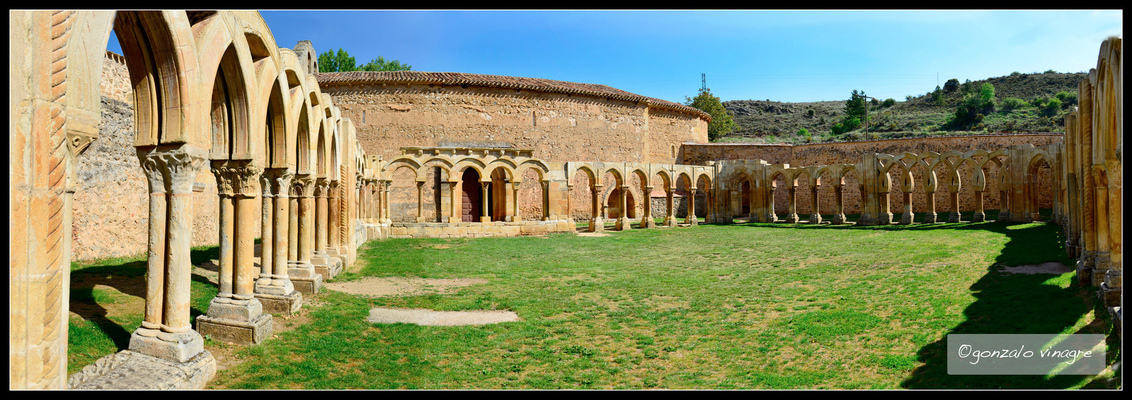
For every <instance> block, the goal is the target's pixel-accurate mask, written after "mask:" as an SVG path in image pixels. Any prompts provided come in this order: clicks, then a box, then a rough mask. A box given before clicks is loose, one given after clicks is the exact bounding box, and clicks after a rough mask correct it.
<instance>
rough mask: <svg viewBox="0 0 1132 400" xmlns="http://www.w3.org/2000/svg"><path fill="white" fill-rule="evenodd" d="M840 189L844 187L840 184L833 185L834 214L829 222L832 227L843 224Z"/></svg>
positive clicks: (842, 205) (842, 201) (842, 204)
mask: <svg viewBox="0 0 1132 400" xmlns="http://www.w3.org/2000/svg"><path fill="white" fill-rule="evenodd" d="M842 188H844V186H843V185H841V184H840V183H835V184H834V185H833V197H834V212H833V221H830V223H832V224H834V225H841V224H844V223H845V201H844V197H843V196H844V193H843V192H842Z"/></svg>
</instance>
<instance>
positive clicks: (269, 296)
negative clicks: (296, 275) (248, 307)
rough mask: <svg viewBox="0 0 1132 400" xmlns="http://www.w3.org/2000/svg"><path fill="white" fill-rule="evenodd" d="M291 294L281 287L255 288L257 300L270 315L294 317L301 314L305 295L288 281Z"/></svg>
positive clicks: (257, 286)
mask: <svg viewBox="0 0 1132 400" xmlns="http://www.w3.org/2000/svg"><path fill="white" fill-rule="evenodd" d="M287 284H288V286H289V290H290V291H289V292H288V291H287V290H285V289H283V288H282V287H280V286H264V287H263V288H262V289H261V287H260V286H259V285H256V288H255V298H256V300H259V303H260V304H262V305H263V311H264V312H266V313H269V314H277V315H293V314H295V313H297V312H299V308H300V307H302V305H303V294H302V293H299V291H298V290H295V285H294V284H292V283H291V281H290V280H287Z"/></svg>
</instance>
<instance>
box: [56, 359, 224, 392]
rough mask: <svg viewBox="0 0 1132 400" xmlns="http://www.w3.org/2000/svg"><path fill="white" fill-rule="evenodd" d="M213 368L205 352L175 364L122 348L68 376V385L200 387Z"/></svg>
mask: <svg viewBox="0 0 1132 400" xmlns="http://www.w3.org/2000/svg"><path fill="white" fill-rule="evenodd" d="M216 368H217V367H216V358H215V357H213V356H212V353H209V352H208V351H201V352H199V353H197V355H196V356H194V357H192V358H190V359H189V360H187V361H185V362H181V363H178V362H172V361H168V360H163V359H160V358H157V357H152V356H148V355H145V354H141V353H137V352H133V351H130V350H123V351H120V352H118V353H114V354H111V355H109V356H106V357H102V358H100V359H98V361H95V362H94V364H91V365H88V366H86V367H84V368H83V369H82V371H79V372H78V373H76V374H74V375H71V377H70V379H68V382H67V386H68V387H69V388H70V389H78V390H199V389H204V387H205V385H206V384H207V383H208V381H210V380H212V378H213V377H215V376H216Z"/></svg>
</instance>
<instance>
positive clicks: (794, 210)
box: [786, 182, 798, 224]
mask: <svg viewBox="0 0 1132 400" xmlns="http://www.w3.org/2000/svg"><path fill="white" fill-rule="evenodd" d="M786 190H787V194H789V199H788V200H787V203H786V207H787V210H788V211H789V212H790V213H789V214H787V215H786V223H788V224H796V223H798V207H797V205H796V199H797V192H798V186H797V185H795V184H794V183H793V182H790V187H788V188H786Z"/></svg>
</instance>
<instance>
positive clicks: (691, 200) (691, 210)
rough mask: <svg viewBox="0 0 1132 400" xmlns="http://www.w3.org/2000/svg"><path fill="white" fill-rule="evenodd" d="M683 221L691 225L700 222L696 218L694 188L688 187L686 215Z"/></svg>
mask: <svg viewBox="0 0 1132 400" xmlns="http://www.w3.org/2000/svg"><path fill="white" fill-rule="evenodd" d="M684 223H687V224H691V225H698V224H700V219H697V218H696V188H694V187H693V188H689V189H688V215H687V218H685V221H684Z"/></svg>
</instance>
